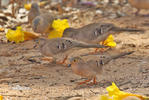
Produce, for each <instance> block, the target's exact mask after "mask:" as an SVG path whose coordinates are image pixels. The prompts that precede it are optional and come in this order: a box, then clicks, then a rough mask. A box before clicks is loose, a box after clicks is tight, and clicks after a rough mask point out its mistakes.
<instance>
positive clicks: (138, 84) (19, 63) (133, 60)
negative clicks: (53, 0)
mask: <svg viewBox="0 0 149 100" xmlns="http://www.w3.org/2000/svg"><path fill="white" fill-rule="evenodd" d="M101 20H102V21H105V22H113V23H114V24H117V25H119V26H124V27H133V28H141V29H145V30H147V31H146V32H144V33H134V34H131V33H126V32H123V33H120V34H116V35H114V37H115V40H116V42H117V47H116V50H119V51H130V50H134V51H136V52H135V53H134V54H132V55H129V56H125V57H122V58H119V59H117V60H112V61H110V62H109V63H108V64H107V65H105V66H104V71H103V74H102V75H101V76H100V78H99V80H98V82H99V83H98V84H97V85H95V86H86V85H82V86H78V85H77V82H80V81H82V80H84V78H81V77H80V76H77V75H75V74H74V73H73V72H72V70H71V68H67V67H64V66H61V65H55V64H50V63H49V62H46V61H41V60H40V58H41V57H42V55H41V54H40V52H39V51H38V49H37V48H35V47H34V46H35V42H34V41H26V42H24V43H20V44H13V43H2V42H1V44H0V48H1V49H0V94H1V95H3V97H4V100H6V99H7V100H67V99H69V98H72V97H82V98H84V99H85V98H86V99H88V100H90V99H89V97H91V96H95V95H99V94H104V93H106V90H105V87H107V86H109V85H110V84H111V82H112V81H114V82H115V83H116V84H117V85H118V86H119V88H120V89H121V90H124V91H126V92H131V93H137V94H142V95H146V96H149V31H148V29H149V26H144V25H143V24H142V23H145V22H149V19H148V18H147V17H134V16H128V17H121V18H117V19H112V20H109V19H106V18H102V19H99V21H101ZM81 52H83V51H79V53H81ZM76 53H77V52H76ZM78 100H80V99H78ZM82 100H83V99H82Z"/></svg>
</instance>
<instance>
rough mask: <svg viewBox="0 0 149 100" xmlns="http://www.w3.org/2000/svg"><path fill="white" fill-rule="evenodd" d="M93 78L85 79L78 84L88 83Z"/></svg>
mask: <svg viewBox="0 0 149 100" xmlns="http://www.w3.org/2000/svg"><path fill="white" fill-rule="evenodd" d="M91 80H92V79H88V80H85V81H83V82H80V83H78V85H82V84H86V83H87V82H90V81H91Z"/></svg>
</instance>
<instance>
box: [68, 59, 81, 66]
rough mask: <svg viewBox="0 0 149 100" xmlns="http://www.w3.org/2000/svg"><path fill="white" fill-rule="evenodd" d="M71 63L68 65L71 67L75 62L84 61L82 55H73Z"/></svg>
mask: <svg viewBox="0 0 149 100" xmlns="http://www.w3.org/2000/svg"><path fill="white" fill-rule="evenodd" d="M69 61H70V64H68V67H71V66H72V65H73V64H75V63H77V62H80V61H82V59H81V57H72V58H70V59H69Z"/></svg>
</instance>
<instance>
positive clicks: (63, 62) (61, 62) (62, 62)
mask: <svg viewBox="0 0 149 100" xmlns="http://www.w3.org/2000/svg"><path fill="white" fill-rule="evenodd" d="M67 58H68V56H66V57H65V58H64V60H63V61H60V62H57V63H58V64H65V62H66V60H67Z"/></svg>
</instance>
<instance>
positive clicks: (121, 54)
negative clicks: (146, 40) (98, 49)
mask: <svg viewBox="0 0 149 100" xmlns="http://www.w3.org/2000/svg"><path fill="white" fill-rule="evenodd" d="M132 53H134V51H130V52H123V53H120V54H117V55H114V56H111V57H110V58H109V59H106V60H105V61H104V64H106V63H108V62H109V61H111V60H112V59H117V58H120V57H122V56H126V55H130V54H132Z"/></svg>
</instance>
